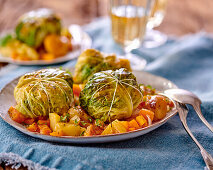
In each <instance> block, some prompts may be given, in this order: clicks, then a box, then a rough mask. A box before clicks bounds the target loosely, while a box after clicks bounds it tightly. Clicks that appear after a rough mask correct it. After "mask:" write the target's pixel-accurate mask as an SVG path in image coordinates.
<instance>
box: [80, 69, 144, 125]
mask: <svg viewBox="0 0 213 170" xmlns="http://www.w3.org/2000/svg"><path fill="white" fill-rule="evenodd" d="M142 97H143V95H142V93H141V91H140V88H139V85H138V84H137V81H136V77H135V76H134V75H133V74H132V73H131V72H129V71H127V70H126V69H124V68H121V69H119V70H116V71H112V70H107V71H102V72H98V73H95V74H94V76H93V77H92V78H91V79H90V80H89V81H88V82H87V84H86V85H85V88H84V89H83V90H82V91H81V93H80V98H79V101H80V106H81V107H82V108H83V109H84V110H85V111H86V112H87V113H88V114H89V115H90V116H92V117H93V118H95V119H101V120H102V121H108V122H112V121H113V120H115V119H123V118H128V117H130V116H131V115H132V113H133V111H134V109H136V108H137V107H138V105H139V103H140V102H141V101H142Z"/></svg>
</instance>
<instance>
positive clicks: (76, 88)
mask: <svg viewBox="0 0 213 170" xmlns="http://www.w3.org/2000/svg"><path fill="white" fill-rule="evenodd" d="M80 92H81V87H80V85H79V84H73V94H74V95H76V96H79V95H80Z"/></svg>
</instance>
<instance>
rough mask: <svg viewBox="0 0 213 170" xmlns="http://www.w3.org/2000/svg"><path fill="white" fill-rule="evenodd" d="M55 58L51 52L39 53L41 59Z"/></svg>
mask: <svg viewBox="0 0 213 170" xmlns="http://www.w3.org/2000/svg"><path fill="white" fill-rule="evenodd" d="M55 58H56V56H55V55H54V54H51V53H43V54H41V59H42V60H47V61H50V60H54V59H55Z"/></svg>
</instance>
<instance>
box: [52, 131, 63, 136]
mask: <svg viewBox="0 0 213 170" xmlns="http://www.w3.org/2000/svg"><path fill="white" fill-rule="evenodd" d="M50 135H51V136H56V137H60V136H63V132H62V131H58V132H52V133H50Z"/></svg>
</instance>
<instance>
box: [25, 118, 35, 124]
mask: <svg viewBox="0 0 213 170" xmlns="http://www.w3.org/2000/svg"><path fill="white" fill-rule="evenodd" d="M34 122H35V119H33V118H28V119H25V120H24V123H25V124H27V125H32V124H33V123H34Z"/></svg>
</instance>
